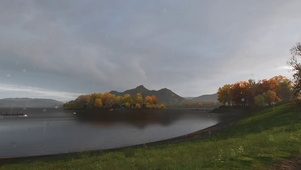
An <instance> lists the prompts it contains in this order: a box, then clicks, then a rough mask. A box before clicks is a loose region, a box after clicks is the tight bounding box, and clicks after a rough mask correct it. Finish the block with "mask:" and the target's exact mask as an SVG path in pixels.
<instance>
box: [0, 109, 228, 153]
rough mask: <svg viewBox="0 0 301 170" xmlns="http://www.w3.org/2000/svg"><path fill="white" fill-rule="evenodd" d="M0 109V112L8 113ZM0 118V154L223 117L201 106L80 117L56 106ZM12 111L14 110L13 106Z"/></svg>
mask: <svg viewBox="0 0 301 170" xmlns="http://www.w3.org/2000/svg"><path fill="white" fill-rule="evenodd" d="M9 111H10V110H9V109H8V110H3V109H2V110H1V109H0V112H2V113H3V112H9ZM19 111H23V112H24V113H26V114H27V115H28V117H4V116H2V117H1V116H0V158H10V157H25V156H37V155H50V154H59V153H69V152H78V151H87V150H103V149H111V148H119V147H124V146H131V145H137V144H144V143H149V142H155V141H160V140H164V139H169V138H174V137H178V136H181V135H185V134H188V133H192V132H195V131H197V130H200V129H204V128H207V127H209V126H212V125H215V124H216V123H218V122H220V121H222V120H223V119H224V118H223V116H222V115H218V114H212V113H204V112H202V111H201V110H189V109H180V110H160V111H143V112H141V111H126V112H110V113H107V114H99V116H93V115H90V116H82V115H83V114H85V113H77V114H76V115H74V114H73V112H71V111H64V110H61V109H26V110H23V109H20V110H19ZM13 112H18V110H17V109H14V110H13Z"/></svg>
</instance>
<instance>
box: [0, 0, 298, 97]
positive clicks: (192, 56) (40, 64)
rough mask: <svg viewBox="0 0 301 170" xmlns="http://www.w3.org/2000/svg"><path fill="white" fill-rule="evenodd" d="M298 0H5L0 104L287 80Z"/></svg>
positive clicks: (189, 91) (200, 90)
mask: <svg viewBox="0 0 301 170" xmlns="http://www.w3.org/2000/svg"><path fill="white" fill-rule="evenodd" d="M300 6H301V1H300V0H264V1H263V0H252V1H249V0H227V1H226V0H185V1H184V0H151V1H142V0H106V1H104V0H85V1H82V0H78V1H77V0H57V1H56V0H43V1H40V0H26V1H23V0H1V1H0V98H6V97H37V98H53V99H57V100H61V101H68V100H70V99H73V98H75V97H77V96H78V95H79V94H85V93H92V92H106V91H110V90H117V91H124V90H126V89H130V88H135V87H136V86H138V85H141V84H143V85H144V86H145V87H147V88H149V89H155V90H158V89H161V88H164V87H166V88H169V89H171V90H173V91H174V92H176V93H177V94H179V95H181V96H185V97H187V96H192V97H193V96H200V95H202V94H212V93H215V92H216V91H217V88H218V87H220V86H222V85H224V84H226V83H234V82H236V81H239V80H248V79H255V80H258V79H264V78H270V77H272V76H275V75H280V74H281V75H285V76H288V77H290V75H291V73H290V72H289V71H288V67H287V64H286V61H287V60H288V58H289V57H290V56H291V55H290V52H289V50H290V48H292V47H293V46H294V45H295V44H296V43H297V42H300V41H301V10H300Z"/></svg>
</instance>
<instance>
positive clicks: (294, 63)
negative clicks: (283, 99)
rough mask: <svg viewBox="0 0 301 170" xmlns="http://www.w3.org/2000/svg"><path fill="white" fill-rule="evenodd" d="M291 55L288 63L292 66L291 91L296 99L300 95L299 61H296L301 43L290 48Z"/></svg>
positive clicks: (299, 53)
mask: <svg viewBox="0 0 301 170" xmlns="http://www.w3.org/2000/svg"><path fill="white" fill-rule="evenodd" d="M291 54H292V57H291V58H290V59H289V61H288V64H289V65H290V66H292V68H293V71H294V74H293V78H294V80H293V93H294V96H295V97H296V98H297V99H300V96H301V63H300V62H298V58H300V57H301V43H297V44H296V45H295V46H294V47H293V48H291Z"/></svg>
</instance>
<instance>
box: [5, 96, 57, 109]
mask: <svg viewBox="0 0 301 170" xmlns="http://www.w3.org/2000/svg"><path fill="white" fill-rule="evenodd" d="M62 105H63V102H59V101H56V100H52V99H31V98H6V99H0V107H2V108H4V107H6V108H7V107H21V108H23V107H26V108H53V107H61V106H62Z"/></svg>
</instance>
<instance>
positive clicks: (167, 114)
mask: <svg viewBox="0 0 301 170" xmlns="http://www.w3.org/2000/svg"><path fill="white" fill-rule="evenodd" d="M76 113H77V114H76V115H75V116H76V118H77V120H78V121H80V122H85V123H93V124H99V125H105V126H111V125H113V124H116V123H125V124H129V125H131V126H134V127H137V128H141V129H143V128H144V127H146V126H149V125H153V124H158V125H162V126H168V125H170V124H172V123H173V122H175V121H177V120H179V119H181V117H183V116H185V113H184V114H183V111H177V110H144V111H141V110H128V111H77V112H76Z"/></svg>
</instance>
